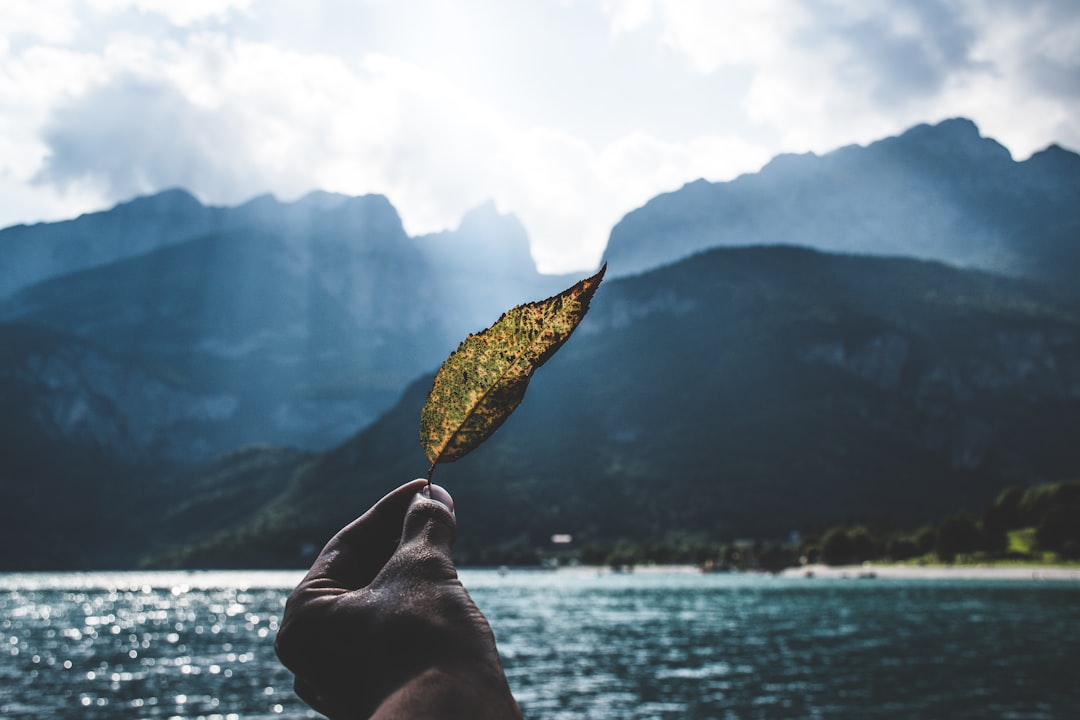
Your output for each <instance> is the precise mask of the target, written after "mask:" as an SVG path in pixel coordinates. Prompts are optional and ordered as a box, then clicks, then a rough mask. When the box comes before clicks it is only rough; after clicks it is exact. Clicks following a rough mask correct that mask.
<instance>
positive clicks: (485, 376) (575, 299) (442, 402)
mask: <svg viewBox="0 0 1080 720" xmlns="http://www.w3.org/2000/svg"><path fill="white" fill-rule="evenodd" d="M605 270H607V264H605V265H604V267H602V268H600V272H598V273H596V274H595V275H593V276H592V277H589V278H586V279H584V280H582V281H581V282H579V283H577V284H576V285H574V286H573V287H572V288H569V289H567V290H564V291H563V292H561V293H559V294H558V295H554V296H552V297H549V298H548V299H547V300H540V301H539V302H533V303H526V304H525V305H518V306H517V307H515V308H512V309H511V310H508V311H507V312H505V313H503V316H502V317H500V318H499V319H498V320H497V321H496V322H495V324H494V325H492V326H491V327H489V328H488V329H487V330H484V331H483V332H480V333H477V334H470V335H469V336H468V337H467V338H465V340H464V341H462V343H461V345H459V346H458V349H457V350H455V351H454V352H453V353H451V354H450V357H448V358H446V360H445V362H443V364H442V367H441V368H439V372H438V373H437V374H436V375H435V382H434V384H433V385H432V387H431V392H430V393H429V394H428V397H427V402H426V403H424V409H423V410H422V411H421V412H420V442H421V443H422V444H423V446H424V451H425V452H426V453H427V456H428V460H430V461H431V464H432V468H434V467H435V465H436V464H438V463H446V462H453V461H454V460H457V459H459V458H461V457H462V456H464V455H465V454H466V453H468V452H469V451H471V450H473V449H474V448H476V447H477V446H478V445H479V444H480V443H482V442H483V441H484V440H486V439H487V438H488V437H490V436H491V434H492V433H493V432H495V431H496V430H497V429H498V428H499V426H500V425H502V424H503V422H504V421H505V420H506V418H507V417H508V416H509V415H510V413H512V412H513V411H514V409H515V408H516V407H517V406H518V404H520V403H521V399H522V398H523V397H525V390H526V388H527V387H528V386H529V380H530V379H531V378H532V374H533V372H534V371H535V370H536V369H537V368H538V367H540V366H541V365H543V364H544V363H545V362H547V360H548V358H550V357H551V356H552V355H554V354H555V351H557V350H558V349H559V348H560V347H562V344H563V343H564V342H566V339H567V338H569V337H570V333H572V332H573V331H574V328H576V327H577V326H578V323H580V322H581V319H582V318H583V317H585V313H586V312H587V311H588V310H589V301H590V300H592V296H593V295H594V294H595V293H596V288H597V287H599V286H600V281H601V280H602V279H603V277H604V271H605Z"/></svg>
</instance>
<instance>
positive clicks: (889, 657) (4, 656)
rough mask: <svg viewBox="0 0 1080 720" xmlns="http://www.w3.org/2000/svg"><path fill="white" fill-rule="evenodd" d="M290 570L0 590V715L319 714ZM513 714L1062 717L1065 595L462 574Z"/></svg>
mask: <svg viewBox="0 0 1080 720" xmlns="http://www.w3.org/2000/svg"><path fill="white" fill-rule="evenodd" d="M301 574H302V573H300V572H286V573H258V572H212V573H94V574H56V575H51V574H48V575H47V574H19V575H0V717H2V718H51V717H58V718H66V717H72V718H75V717H78V718H121V719H123V718H184V719H194V718H237V719H239V718H280V717H305V716H306V717H316V716H315V714H314V713H311V712H310V711H309V710H308V709H307V708H306V706H304V705H303V704H302V703H301V702H300V701H299V700H298V699H297V698H296V697H295V696H294V695H293V693H292V690H291V684H292V678H291V676H290V674H289V673H288V671H286V670H285V669H284V668H282V667H281V665H280V664H279V663H278V662H277V660H276V658H275V657H274V653H273V636H274V633H275V632H276V630H277V622H278V620H279V618H280V615H281V611H282V608H283V606H284V601H285V597H286V595H287V594H288V591H289V590H290V589H291V588H292V586H293V585H294V584H295V583H296V582H297V580H298V579H299V577H300V575H301ZM462 579H463V580H464V582H465V584H466V586H467V587H469V589H470V592H471V593H472V595H473V597H474V599H475V600H476V602H477V604H478V605H479V606H480V607H481V609H482V610H484V612H485V613H486V614H487V616H488V618H489V620H490V621H491V624H492V627H493V629H494V631H495V634H496V637H497V638H498V642H499V648H500V651H501V652H502V653H503V659H504V665H505V667H506V670H507V675H508V677H509V679H510V685H511V687H512V688H513V689H514V692H515V695H517V697H518V699H519V701H520V702H521V705H522V708H523V709H524V711H525V714H526V717H528V718H537V719H544V720H553V719H562V718H597V719H599V718H640V719H645V718H665V719H666V718H672V719H674V718H725V719H726V718H990V717H994V718H1016V719H1021V718H1033V719H1034V718H1075V717H1077V708H1078V707H1080V690H1078V689H1077V683H1076V677H1077V672H1078V671H1080V583H1073V582H1056V583H1051V582H1035V581H1007V582H994V581H971V580H967V581H943V580H933V581H927V580H922V581H919V580H882V579H878V580H854V579H851V580H840V579H837V580H822V579H804V578H784V579H779V578H771V577H764V576H756V575H689V574H677V573H673V574H645V573H638V574H630V575H612V574H603V575H597V574H596V573H595V572H584V571H577V572H559V573H538V572H511V573H509V574H506V575H500V574H498V573H495V572H487V571H464V572H462Z"/></svg>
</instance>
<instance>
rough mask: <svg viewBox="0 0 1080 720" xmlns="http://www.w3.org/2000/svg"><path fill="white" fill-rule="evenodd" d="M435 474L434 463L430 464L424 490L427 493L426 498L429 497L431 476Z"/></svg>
mask: <svg viewBox="0 0 1080 720" xmlns="http://www.w3.org/2000/svg"><path fill="white" fill-rule="evenodd" d="M434 473H435V463H431V467H429V468H428V471H427V486H426V487H425V488H424V490H426V491H427V494H428V496H430V495H431V476H432V475H433V474H434Z"/></svg>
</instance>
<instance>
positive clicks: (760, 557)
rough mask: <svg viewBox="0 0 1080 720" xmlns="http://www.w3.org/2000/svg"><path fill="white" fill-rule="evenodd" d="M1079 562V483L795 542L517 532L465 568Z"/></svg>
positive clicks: (1012, 492) (1019, 491)
mask: <svg viewBox="0 0 1080 720" xmlns="http://www.w3.org/2000/svg"><path fill="white" fill-rule="evenodd" d="M1044 558H1045V559H1050V560H1080V480H1078V481H1072V482H1062V483H1055V484H1052V485H1039V486H1036V487H1031V488H1016V487H1012V488H1007V489H1005V490H1003V491H1001V493H999V494H998V496H997V497H996V498H995V499H994V501H993V502H991V503H989V504H987V506H986V507H985V508H983V511H982V512H981V513H979V514H977V515H974V514H971V513H968V512H957V513H955V514H953V515H950V516H948V517H946V518H944V519H943V520H941V521H940V522H938V523H936V524H927V525H923V526H921V527H918V528H916V529H893V528H884V527H880V526H876V525H874V524H872V523H867V522H863V523H858V524H850V525H838V526H835V527H831V528H828V529H826V530H825V531H824V532H822V533H820V534H816V533H814V534H804V535H803V536H802V538H801V539H800V540H798V541H791V542H763V541H760V540H756V541H755V540H740V541H735V542H715V541H711V540H708V539H706V538H705V537H703V536H701V535H698V534H678V533H673V534H671V535H669V536H668V537H667V538H665V539H664V540H659V541H657V540H653V541H649V542H640V541H635V540H629V539H621V540H618V541H615V542H606V543H605V542H597V541H595V540H593V541H591V542H587V543H585V544H583V545H582V546H580V547H576V548H574V547H571V548H567V549H566V550H563V551H559V552H558V553H556V552H554V551H552V550H551V549H543V550H542V549H540V547H539V546H537V545H536V544H535V543H532V542H530V540H529V539H528V538H527V537H526V536H525V535H524V534H523V535H521V536H518V537H516V538H514V539H513V540H511V541H508V542H504V543H503V544H501V545H498V546H493V547H490V548H487V549H486V551H485V552H484V553H483V554H477V553H475V552H474V553H472V554H470V555H468V556H466V557H465V558H464V564H476V565H499V564H506V565H538V564H548V565H551V564H567V563H583V564H586V565H596V566H609V567H613V568H618V569H630V568H633V567H635V566H638V565H651V564H657V565H665V564H676V565H697V566H699V567H701V568H703V569H706V570H710V571H720V570H763V571H767V572H777V571H779V570H782V569H784V568H785V567H791V566H795V565H799V564H800V563H806V562H817V561H820V562H823V563H826V564H829V565H853V564H859V563H862V562H866V561H889V562H903V561H912V560H920V559H921V560H925V561H937V562H956V561H970V560H980V561H981V560H994V559H1014V560H1043V559H1044Z"/></svg>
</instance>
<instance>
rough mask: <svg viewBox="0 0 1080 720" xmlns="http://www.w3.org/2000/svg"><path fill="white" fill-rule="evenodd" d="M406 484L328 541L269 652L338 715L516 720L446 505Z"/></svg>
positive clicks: (301, 688)
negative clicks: (462, 576)
mask: <svg viewBox="0 0 1080 720" xmlns="http://www.w3.org/2000/svg"><path fill="white" fill-rule="evenodd" d="M426 485H427V481H426V480H423V479H421V480H413V481H412V482H409V483H405V484H404V485H402V486H401V487H399V488H397V489H396V490H394V491H393V492H391V493H390V494H388V495H387V496H386V497H384V498H383V499H382V500H380V501H379V502H377V503H376V504H375V505H374V507H372V508H371V509H370V510H368V511H367V512H366V513H364V514H363V515H362V516H361V517H360V518H358V519H357V520H355V521H353V522H352V523H350V524H349V525H347V526H346V527H345V528H343V529H342V530H341V531H340V532H339V533H338V534H337V535H335V536H334V537H333V538H332V539H331V540H330V542H329V543H327V545H326V547H325V548H323V550H322V552H321V553H320V554H319V557H318V558H316V560H315V562H314V564H313V565H312V567H311V570H310V571H308V574H307V575H306V576H305V577H304V579H303V580H302V581H301V582H300V584H299V585H298V586H297V588H296V590H294V591H293V593H292V595H290V596H289V600H288V602H287V603H286V606H285V615H284V618H283V620H282V623H281V628H280V629H279V631H278V635H277V640H276V642H275V650H276V651H277V654H278V657H279V658H280V659H281V662H282V663H284V665H285V666H286V667H288V668H289V669H290V670H291V671H292V672H293V674H294V675H295V676H296V680H295V683H294V687H295V689H296V693H297V694H298V695H299V696H300V697H301V699H303V700H304V701H305V702H307V703H308V704H309V705H311V706H312V707H313V708H315V710H317V711H319V712H320V713H323V714H324V715H327V716H328V717H330V718H334V719H335V720H337V719H338V718H368V717H371V718H378V719H380V720H384V719H387V718H410V719H412V720H416V719H420V718H432V719H442V718H445V719H450V718H470V719H476V720H485V719H491V720H503V719H505V718H520V717H521V711H520V710H519V709H518V706H517V703H516V702H515V701H514V698H513V696H512V695H511V693H510V687H509V685H508V684H507V682H506V676H505V674H504V673H503V669H502V664H501V662H500V661H499V654H498V651H497V650H496V648H495V637H494V635H493V634H492V632H491V628H490V626H489V625H488V623H487V620H486V619H485V618H484V616H483V614H482V613H481V612H480V610H479V609H478V608H477V607H476V605H475V604H474V603H473V601H472V599H471V598H470V597H469V594H468V593H467V592H466V590H465V588H464V587H463V586H462V584H461V582H460V581H459V580H458V577H457V570H456V568H455V567H454V562H453V560H452V558H451V554H450V553H451V548H452V546H453V543H454V537H455V533H456V527H457V526H456V518H455V516H454V501H453V500H452V499H451V497H450V495H449V494H448V493H447V492H446V491H445V490H444V489H443V488H441V487H439V486H437V485H432V486H431V490H430V497H428V496H427V495H426V492H425V486H426Z"/></svg>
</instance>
